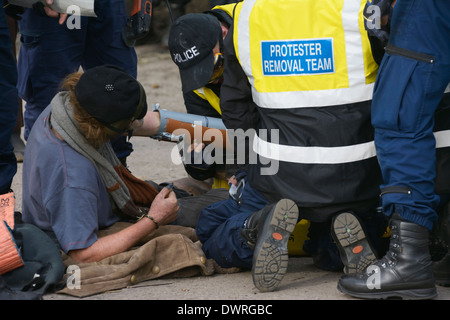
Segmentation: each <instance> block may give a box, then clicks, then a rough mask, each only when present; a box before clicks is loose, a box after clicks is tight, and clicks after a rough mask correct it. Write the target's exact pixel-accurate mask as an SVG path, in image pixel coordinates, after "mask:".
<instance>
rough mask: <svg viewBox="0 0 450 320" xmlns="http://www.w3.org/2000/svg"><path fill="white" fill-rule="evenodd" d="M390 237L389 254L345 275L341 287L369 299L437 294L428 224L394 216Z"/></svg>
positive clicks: (428, 296)
mask: <svg viewBox="0 0 450 320" xmlns="http://www.w3.org/2000/svg"><path fill="white" fill-rule="evenodd" d="M391 230H392V235H391V240H390V245H389V250H388V252H387V253H386V255H385V256H384V257H383V258H382V259H380V260H379V261H377V262H376V263H374V264H372V265H370V266H368V267H367V269H366V271H365V272H363V273H357V274H355V275H345V276H343V277H342V278H341V279H340V280H339V282H338V289H339V290H340V291H341V292H343V293H345V294H348V295H350V296H354V297H358V298H368V299H388V298H404V299H431V298H434V297H435V296H436V295H437V291H436V287H435V281H434V277H433V269H432V264H431V257H430V252H429V248H428V244H429V234H428V230H427V229H426V228H425V227H422V226H420V225H418V224H415V223H412V222H409V221H405V220H403V219H402V218H401V217H400V215H398V214H394V215H393V216H392V219H391Z"/></svg>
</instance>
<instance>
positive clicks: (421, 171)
mask: <svg viewBox="0 0 450 320" xmlns="http://www.w3.org/2000/svg"><path fill="white" fill-rule="evenodd" d="M449 81H450V1H446V0H445V1H442V0H400V1H397V3H396V6H395V8H394V13H393V17H392V24H391V35H390V40H389V43H388V46H387V48H386V53H385V55H384V58H383V60H382V62H381V65H380V69H379V72H378V77H377V81H376V84H375V88H374V95H373V101H372V124H373V126H374V127H375V145H376V151H377V156H378V159H379V162H380V165H381V169H382V174H383V179H384V185H382V186H381V187H382V190H381V195H382V201H383V208H384V212H385V214H386V215H388V216H390V215H391V214H392V213H394V212H396V213H399V214H400V215H401V216H402V217H403V218H404V219H406V220H409V221H411V222H414V223H417V224H419V225H422V226H425V227H427V228H428V229H430V230H431V229H432V227H433V223H434V222H436V221H437V218H438V217H437V214H436V208H437V206H438V205H439V197H438V196H437V195H436V193H435V185H434V179H435V175H436V169H435V167H436V149H435V137H434V135H433V125H434V113H435V110H436V108H437V106H438V104H439V101H440V100H441V98H442V96H443V93H444V90H445V88H446V87H447V85H448V83H449Z"/></svg>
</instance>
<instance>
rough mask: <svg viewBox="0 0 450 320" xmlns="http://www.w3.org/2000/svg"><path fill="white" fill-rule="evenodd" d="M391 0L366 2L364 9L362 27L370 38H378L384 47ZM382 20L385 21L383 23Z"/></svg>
mask: <svg viewBox="0 0 450 320" xmlns="http://www.w3.org/2000/svg"><path fill="white" fill-rule="evenodd" d="M392 2H393V0H367V2H366V5H365V7H364V12H363V15H364V27H365V29H366V30H367V33H368V35H369V36H370V37H376V38H378V39H379V40H380V41H381V42H382V43H383V46H385V45H386V44H387V42H388V40H389V32H390V24H391V18H392V13H393V10H394V9H393V8H392V5H391V4H392ZM386 19H387V20H386ZM382 20H386V21H383V23H382Z"/></svg>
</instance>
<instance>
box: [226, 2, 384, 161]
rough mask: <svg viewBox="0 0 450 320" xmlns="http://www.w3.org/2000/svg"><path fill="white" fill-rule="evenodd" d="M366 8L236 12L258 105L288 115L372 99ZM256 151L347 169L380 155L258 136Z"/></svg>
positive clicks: (364, 146) (304, 5)
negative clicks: (286, 111) (293, 111)
mask: <svg viewBox="0 0 450 320" xmlns="http://www.w3.org/2000/svg"><path fill="white" fill-rule="evenodd" d="M365 3H366V1H364V0H361V1H355V0H327V1H311V0H282V1H280V0H246V1H244V2H241V3H239V4H238V5H237V6H236V8H235V13H234V14H235V19H234V33H233V36H234V39H233V40H234V44H235V49H236V55H237V57H238V59H239V62H240V63H241V66H242V68H243V70H244V71H245V73H246V74H247V77H248V79H249V82H250V84H251V86H252V95H253V100H254V101H255V103H256V104H257V105H258V107H259V108H261V109H265V108H267V109H280V111H281V110H282V109H296V108H311V107H329V106H333V105H345V104H350V103H357V102H361V101H367V100H371V98H372V92H373V86H374V82H375V78H376V74H377V71H378V65H377V64H376V62H375V61H374V59H373V57H372V52H371V48H370V43H369V40H368V37H367V32H366V30H365V29H364V24H363V15H362V10H363V8H364V5H365ZM292 13H295V14H292ZM262 112H264V110H262ZM254 147H255V151H257V152H258V154H260V155H262V156H265V157H267V158H273V159H275V158H276V159H277V160H281V161H291V162H298V163H311V164H316V163H345V162H352V161H358V160H363V159H367V158H370V157H374V156H375V147H374V144H373V141H369V142H364V143H361V144H355V145H345V146H339V147H335V148H321V147H320V146H314V147H308V146H295V144H294V146H292V145H289V146H284V145H281V144H280V145H274V144H271V143H269V142H266V141H264V140H262V139H259V137H256V138H255V143H254Z"/></svg>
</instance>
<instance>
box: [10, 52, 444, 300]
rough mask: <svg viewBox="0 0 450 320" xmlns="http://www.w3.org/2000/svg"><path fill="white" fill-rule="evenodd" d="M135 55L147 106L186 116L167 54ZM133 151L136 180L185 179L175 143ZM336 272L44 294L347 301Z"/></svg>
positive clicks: (145, 141)
mask: <svg viewBox="0 0 450 320" xmlns="http://www.w3.org/2000/svg"><path fill="white" fill-rule="evenodd" d="M137 51H138V56H139V67H138V73H139V75H138V78H139V80H140V81H141V82H142V84H143V86H144V87H145V89H146V91H147V96H148V98H147V100H148V102H149V104H150V105H151V104H153V103H160V104H161V107H162V108H166V109H170V110H174V111H182V112H184V110H185V109H184V105H183V99H182V96H181V85H180V81H179V74H178V70H177V69H176V66H175V65H174V64H173V62H172V60H171V59H170V56H169V55H168V52H167V50H165V49H163V48H161V47H159V46H155V45H144V46H139V47H137ZM131 142H132V143H133V145H134V150H135V151H134V152H133V153H132V155H131V156H130V158H129V159H128V164H129V167H130V169H131V171H132V172H133V173H134V174H135V175H136V176H137V177H139V178H143V179H151V180H154V181H156V182H158V183H160V182H165V181H172V180H175V179H177V178H181V177H185V176H186V173H185V171H184V169H183V167H182V166H181V165H180V164H177V162H178V160H179V159H177V153H176V151H175V149H174V145H173V144H171V143H169V142H159V141H155V140H151V139H149V138H141V137H133V138H132V139H131ZM21 179H22V164H19V168H18V173H17V175H16V177H15V179H14V183H13V189H14V191H15V194H16V201H17V210H21V199H22V194H21V191H22V188H21ZM340 276H341V273H338V272H325V271H321V270H319V269H317V268H315V267H314V266H313V264H312V260H311V258H309V257H296V258H291V259H290V263H289V268H288V272H287V274H286V276H285V278H284V279H283V281H282V283H281V285H280V287H279V290H277V291H274V292H270V293H260V292H259V291H258V290H257V289H256V288H255V287H254V286H253V282H252V278H251V273H250V272H249V271H247V272H241V273H235V274H216V275H213V276H204V277H193V278H185V279H164V280H152V281H147V282H143V283H139V284H136V285H135V286H133V287H128V288H124V289H122V290H118V291H114V292H106V293H103V294H98V295H94V296H90V297H86V298H84V299H78V298H74V297H72V296H68V295H61V294H47V295H45V296H44V299H45V300H152V301H154V300H180V301H181V300H189V301H193V300H196V301H202V300H204V301H206V300H239V301H241V302H245V300H261V301H269V300H351V299H352V298H350V297H348V296H346V295H343V294H341V293H340V292H339V291H338V290H337V288H336V284H337V281H338V279H339V277H340ZM438 293H439V296H438V297H437V299H441V300H450V288H444V287H438Z"/></svg>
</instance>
